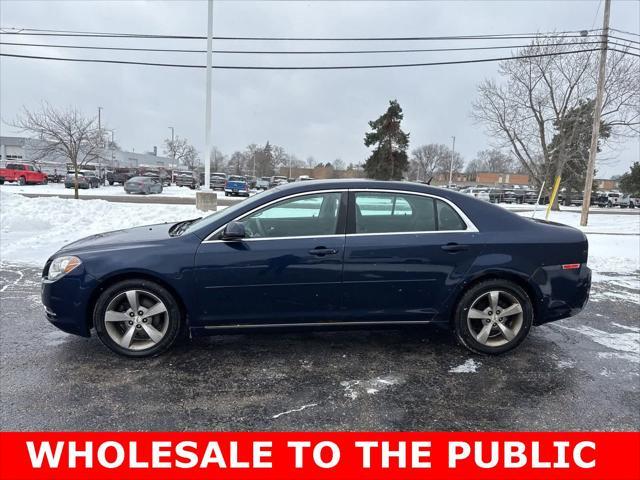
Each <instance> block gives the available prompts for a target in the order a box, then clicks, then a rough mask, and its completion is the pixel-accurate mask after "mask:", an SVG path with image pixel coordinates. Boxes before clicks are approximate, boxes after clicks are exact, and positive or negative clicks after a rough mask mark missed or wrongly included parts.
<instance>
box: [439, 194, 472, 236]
mask: <svg viewBox="0 0 640 480" xmlns="http://www.w3.org/2000/svg"><path fill="white" fill-rule="evenodd" d="M436 208H437V210H438V230H466V229H467V224H466V223H464V220H462V218H460V215H458V212H456V211H455V210H454V209H453V207H452V206H451V205H449V204H448V203H446V202H443V201H442V200H436Z"/></svg>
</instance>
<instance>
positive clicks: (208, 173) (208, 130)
mask: <svg viewBox="0 0 640 480" xmlns="http://www.w3.org/2000/svg"><path fill="white" fill-rule="evenodd" d="M207 13H208V21H207V79H206V81H207V86H206V88H207V96H206V112H205V127H204V128H205V139H206V141H205V143H206V148H207V151H206V152H205V163H204V188H205V190H207V191H208V190H209V187H210V181H211V178H210V177H211V149H212V147H213V146H212V145H211V111H212V110H213V98H212V92H211V70H212V69H211V66H212V54H213V52H212V50H213V0H208V1H207Z"/></svg>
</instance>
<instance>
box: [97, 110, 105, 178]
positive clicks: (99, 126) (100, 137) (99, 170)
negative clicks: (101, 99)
mask: <svg viewBox="0 0 640 480" xmlns="http://www.w3.org/2000/svg"><path fill="white" fill-rule="evenodd" d="M101 113H102V107H98V137H99V139H100V140H99V142H98V147H99V148H100V153H99V154H98V179H99V180H100V183H102V184H103V185H104V178H102V176H101V175H102V172H101V168H100V167H101V165H100V158H102V118H101V117H102V116H101Z"/></svg>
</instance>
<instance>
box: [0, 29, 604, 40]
mask: <svg viewBox="0 0 640 480" xmlns="http://www.w3.org/2000/svg"><path fill="white" fill-rule="evenodd" d="M0 30H12V31H1V32H0V34H2V35H22V36H25V35H28V36H52V37H96V38H136V39H172V40H205V39H206V37H205V36H202V35H159V34H141V33H113V32H86V31H73V30H41V29H16V28H11V29H9V28H0ZM595 31H598V30H570V31H562V32H543V33H540V32H529V33H500V34H480V35H443V36H412V37H244V36H238V37H235V36H214V37H213V38H214V40H249V41H252V40H253V41H412V40H508V39H531V38H540V37H541V36H543V37H548V38H555V37H561V38H582V37H584V35H583V32H587V34H588V33H591V32H595Z"/></svg>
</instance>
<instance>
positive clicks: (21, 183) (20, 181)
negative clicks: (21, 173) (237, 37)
mask: <svg viewBox="0 0 640 480" xmlns="http://www.w3.org/2000/svg"><path fill="white" fill-rule="evenodd" d="M26 184H27V179H26V178H24V177H20V178H19V179H18V185H20V186H23V185H26Z"/></svg>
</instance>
